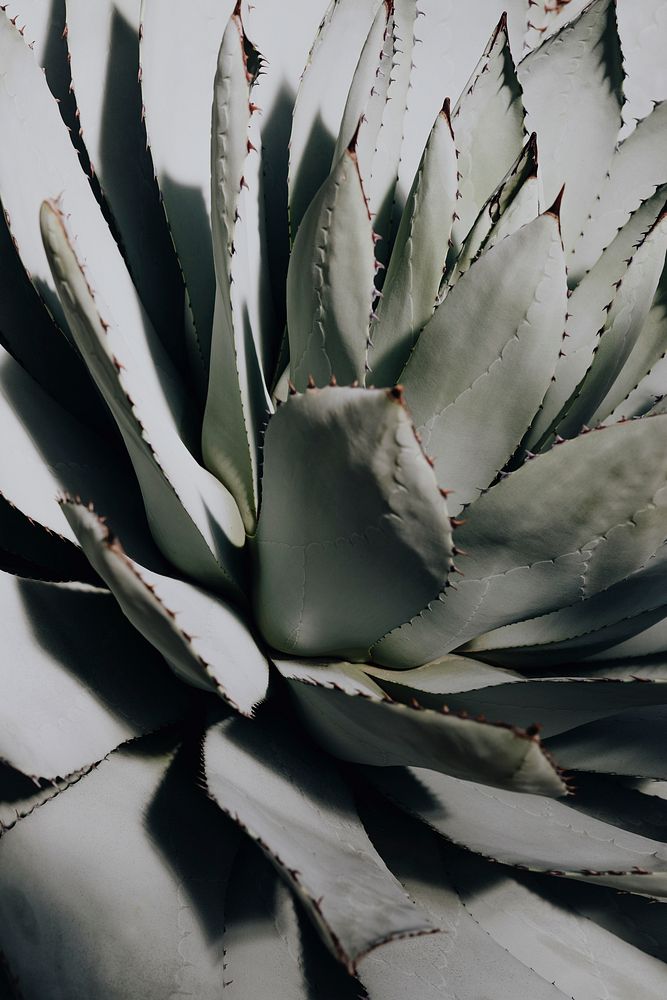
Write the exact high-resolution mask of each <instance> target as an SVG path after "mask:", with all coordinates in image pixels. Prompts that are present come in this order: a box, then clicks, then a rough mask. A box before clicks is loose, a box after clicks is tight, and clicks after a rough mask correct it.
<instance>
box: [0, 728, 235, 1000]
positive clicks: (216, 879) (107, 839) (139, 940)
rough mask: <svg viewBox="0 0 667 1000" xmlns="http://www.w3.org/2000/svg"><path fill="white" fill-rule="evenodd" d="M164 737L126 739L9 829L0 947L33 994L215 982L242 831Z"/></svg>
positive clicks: (0, 868)
mask: <svg viewBox="0 0 667 1000" xmlns="http://www.w3.org/2000/svg"><path fill="white" fill-rule="evenodd" d="M156 743H157V745H156ZM164 744H165V740H164V739H163V740H162V745H160V742H158V741H155V740H153V741H151V742H149V741H143V742H142V743H139V744H137V745H136V747H128V748H127V749H123V750H119V751H117V752H116V753H114V754H112V755H111V757H110V758H109V759H108V760H105V761H103V762H102V763H101V764H100V765H99V767H98V768H97V769H96V770H94V771H93V772H92V773H91V774H89V775H87V776H86V777H84V778H83V779H82V780H81V781H80V782H78V783H77V784H76V785H73V786H72V787H71V788H68V789H66V790H65V791H63V792H61V793H60V794H59V795H57V796H56V797H55V798H54V799H52V800H51V801H50V802H47V803H46V804H45V805H43V806H42V807H41V808H39V809H37V810H36V811H35V812H34V813H33V814H32V815H31V816H28V817H26V818H25V819H22V820H21V822H20V823H19V824H17V826H16V827H15V828H14V829H13V830H11V831H10V832H9V833H7V834H6V835H5V836H3V837H2V841H1V843H0V882H1V885H2V903H0V914H1V918H2V935H1V939H2V949H3V952H4V953H5V954H6V955H7V958H8V961H9V964H10V968H11V969H12V971H13V972H14V973H15V974H16V976H17V977H18V978H19V979H20V981H21V990H22V993H23V996H24V997H25V998H26V1000H38V998H40V997H44V996H45V995H47V996H53V997H56V996H69V997H75V996H94V997H98V998H99V1000H117V998H118V997H121V996H123V995H124V996H131V995H132V993H133V992H136V987H137V983H139V982H140V983H141V984H142V985H141V993H142V996H143V997H145V998H146V1000H158V998H159V1000H163V998H164V997H167V996H169V994H170V992H173V991H174V990H180V991H181V992H190V993H191V994H192V995H194V996H197V997H201V998H202V1000H214V998H217V997H219V996H220V991H221V989H222V982H223V979H224V973H223V963H224V946H223V930H224V893H225V883H226V879H227V875H228V871H229V867H230V863H231V860H232V858H233V856H234V853H235V851H236V848H237V843H238V833H237V832H236V830H234V828H233V826H232V825H231V824H229V823H228V822H227V821H226V820H225V818H224V817H223V816H222V815H220V812H219V810H217V809H215V807H214V806H213V805H212V804H211V803H210V802H208V801H207V799H206V797H205V795H204V794H203V793H202V792H201V791H199V790H198V789H197V788H196V785H195V782H194V777H195V774H196V761H195V762H188V766H184V765H185V762H184V761H182V760H181V759H178V758H177V759H176V760H175V762H174V763H173V764H171V766H170V762H171V758H172V756H173V754H172V753H171V752H170V751H171V746H170V745H169V744H168V743H167V745H166V746H164ZM172 745H173V742H172ZM100 859H104V864H100ZM93 914H94V919H92V916H93ZM101 939H102V940H105V941H109V942H112V946H110V947H107V948H104V949H102V950H100V947H99V942H100V940H101ZM63 951H64V952H65V953H66V954H67V955H68V960H67V961H63V958H62V955H63Z"/></svg>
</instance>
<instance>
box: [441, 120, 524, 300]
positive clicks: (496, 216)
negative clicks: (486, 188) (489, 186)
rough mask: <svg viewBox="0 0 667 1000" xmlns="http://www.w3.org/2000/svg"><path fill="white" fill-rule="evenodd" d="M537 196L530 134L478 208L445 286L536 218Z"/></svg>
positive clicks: (453, 281) (456, 279)
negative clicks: (480, 257) (498, 182)
mask: <svg viewBox="0 0 667 1000" xmlns="http://www.w3.org/2000/svg"><path fill="white" fill-rule="evenodd" d="M539 192H540V183H539V179H538V175H537V136H536V135H535V133H534V132H533V134H532V135H531V137H530V138H529V139H528V141H527V142H526V145H525V146H524V147H523V149H522V150H521V153H520V154H519V156H518V158H517V159H516V161H515V162H514V163H513V164H512V166H511V167H510V169H509V170H508V171H507V173H506V174H505V176H504V177H503V179H502V180H501V182H500V184H499V185H498V186H497V187H496V189H495V191H494V192H493V193H492V194H491V195H489V197H488V198H487V200H486V202H485V203H484V205H483V206H482V208H481V210H480V213H479V215H478V216H477V219H476V220H475V223H474V225H473V227H472V229H471V230H470V232H469V233H468V235H467V236H466V238H465V240H464V242H463V246H462V247H461V252H460V253H459V255H458V257H457V258H456V262H455V264H454V270H453V272H452V273H451V274H450V275H448V278H447V281H448V284H449V285H453V284H454V283H455V282H456V281H458V279H459V278H460V277H461V275H462V274H465V272H466V271H467V270H468V268H469V267H470V265H471V264H472V263H474V261H475V260H476V259H477V258H478V257H479V256H480V254H481V253H482V252H483V251H485V250H490V249H491V247H492V246H495V245H496V243H498V242H500V240H502V239H505V237H506V236H511V235H512V233H515V232H516V231H517V229H520V228H521V226H525V225H528V223H529V222H532V221H533V219H535V218H536V217H537V215H538V214H539V210H540V209H539V202H540V194H539Z"/></svg>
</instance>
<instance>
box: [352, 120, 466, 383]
mask: <svg viewBox="0 0 667 1000" xmlns="http://www.w3.org/2000/svg"><path fill="white" fill-rule="evenodd" d="M456 170H457V166H456V148H455V145H454V134H453V132H452V128H451V122H450V119H449V103H448V102H445V106H444V107H443V109H442V110H441V111H440V113H439V114H438V116H437V118H436V120H435V124H434V125H433V128H432V130H431V134H430V136H429V139H428V142H427V144H426V149H425V150H424V155H423V157H422V160H421V163H420V165H419V169H418V171H417V174H416V176H415V179H414V183H413V185H412V189H411V191H410V194H409V197H408V201H407V204H406V206H405V209H404V211H403V216H402V218H401V224H400V226H399V229H398V233H397V235H396V240H395V243H394V246H393V249H392V253H391V259H390V261H389V267H388V269H387V275H386V278H385V281H384V284H383V286H382V296H383V297H382V299H380V301H379V303H378V305H377V306H376V311H377V320H376V321H375V322H374V323H373V324H372V326H371V339H372V343H371V344H370V346H369V351H368V362H369V365H370V369H371V374H370V376H369V378H370V380H371V381H373V382H374V383H375V384H376V385H391V384H392V382H394V381H395V380H396V379H397V378H398V376H399V373H400V371H401V369H402V367H403V366H404V364H405V362H406V360H407V358H408V355H409V353H410V350H411V349H412V347H413V346H414V344H415V342H416V340H417V337H418V336H419V333H420V332H421V330H422V328H423V327H424V326H425V325H426V323H427V322H428V320H429V319H430V318H431V316H432V315H433V310H434V308H435V302H436V298H437V295H438V289H439V287H440V281H441V279H442V273H443V270H444V266H445V261H446V257H447V249H448V246H449V236H450V233H451V227H452V222H453V218H454V208H455V205H456V190H457V179H456Z"/></svg>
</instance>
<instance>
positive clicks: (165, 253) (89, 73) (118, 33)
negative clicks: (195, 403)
mask: <svg viewBox="0 0 667 1000" xmlns="http://www.w3.org/2000/svg"><path fill="white" fill-rule="evenodd" d="M140 7H141V0H102V2H99V3H94V4H91V3H87V2H86V0H67V24H66V38H67V48H68V52H69V66H70V71H71V74H72V88H73V92H74V94H75V97H76V104H77V110H78V116H79V124H80V128H81V136H82V138H83V141H84V143H85V148H86V152H87V154H88V156H89V158H90V164H91V170H92V171H93V173H94V176H96V177H97V178H98V179H99V181H100V183H101V185H102V189H103V192H104V195H105V197H106V198H107V199H108V202H109V204H110V207H111V211H112V214H113V218H114V222H115V224H116V226H117V228H118V231H119V234H120V238H121V241H122V245H123V249H124V253H125V256H126V259H127V261H128V265H129V268H130V272H131V274H132V276H133V278H134V281H135V283H136V285H137V288H138V289H139V293H140V295H141V299H142V302H143V304H144V306H145V307H146V311H147V313H148V315H149V316H150V318H151V321H152V322H153V325H154V326H155V329H156V331H157V333H158V335H159V337H160V339H161V340H162V343H163V344H164V345H165V347H166V348H167V350H168V351H169V353H170V355H171V356H172V358H173V359H174V360H175V361H177V362H180V363H182V362H183V360H184V345H185V341H184V331H183V321H184V316H185V311H184V296H183V281H182V277H181V274H180V271H179V268H178V263H177V260H176V256H175V254H174V247H173V244H172V241H171V236H170V234H169V229H168V226H167V222H166V219H165V214H164V210H163V208H162V205H161V204H160V198H159V192H158V188H157V184H156V183H155V178H154V175H153V164H152V162H151V158H150V154H149V152H148V149H147V146H146V130H145V128H144V122H143V117H142V113H141V110H142V102H141V86H140V83H139V80H138V71H139V12H140ZM147 247H150V252H148V253H147V252H146V250H147Z"/></svg>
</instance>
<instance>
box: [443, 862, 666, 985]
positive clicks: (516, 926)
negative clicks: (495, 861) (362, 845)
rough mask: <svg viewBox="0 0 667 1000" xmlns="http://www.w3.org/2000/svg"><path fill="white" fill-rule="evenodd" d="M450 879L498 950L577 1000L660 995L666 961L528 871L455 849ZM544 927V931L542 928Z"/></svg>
mask: <svg viewBox="0 0 667 1000" xmlns="http://www.w3.org/2000/svg"><path fill="white" fill-rule="evenodd" d="M450 871H451V873H452V878H453V881H454V884H455V885H456V888H457V890H458V892H459V893H460V895H461V898H462V900H463V902H464V904H465V907H466V909H467V910H468V912H469V914H470V916H471V917H472V918H473V920H475V921H476V922H477V923H479V924H480V925H481V928H482V929H483V930H484V931H486V933H487V934H490V935H491V938H492V939H493V940H494V941H495V942H496V943H497V944H498V945H499V946H500V948H502V949H506V950H507V952H509V954H510V955H512V956H514V957H515V958H517V959H518V960H519V961H520V962H523V963H524V964H526V965H530V967H531V968H533V969H535V971H536V972H537V973H539V974H540V975H541V976H543V977H544V979H546V980H547V981H548V982H553V983H554V986H555V987H557V988H558V990H560V991H561V995H563V996H565V997H576V998H577V1000H598V998H599V997H601V996H604V997H605V998H607V1000H626V997H630V996H633V994H634V993H635V991H636V989H637V984H638V983H641V990H642V998H643V997H644V996H645V997H646V1000H660V998H661V997H663V996H664V992H665V982H666V981H667V966H665V964H664V963H663V962H660V961H659V960H658V959H655V958H652V957H651V956H649V955H646V954H644V953H643V952H642V951H640V950H639V949H638V948H635V947H633V946H632V945H631V944H626V943H625V942H624V941H623V939H622V938H620V937H619V936H618V935H615V934H613V933H610V932H609V931H608V930H605V928H604V927H600V926H598V924H597V923H595V921H594V920H591V919H587V918H586V917H584V916H581V915H580V914H578V913H577V912H576V910H574V909H571V908H570V907H568V906H566V905H564V904H563V903H559V902H558V900H557V899H550V898H549V896H548V895H546V893H545V892H544V891H543V885H542V883H540V884H539V885H536V886H533V885H532V884H531V882H530V881H529V878H528V877H527V876H523V877H522V876H517V877H515V876H508V875H507V874H506V873H505V872H503V871H502V870H499V869H498V868H497V867H492V866H491V865H489V864H486V863H485V862H483V861H481V860H480V859H478V858H473V857H471V856H470V855H469V854H463V853H462V852H457V854H456V857H455V858H452V864H451V868H450ZM545 928H548V933H544V929H545Z"/></svg>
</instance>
